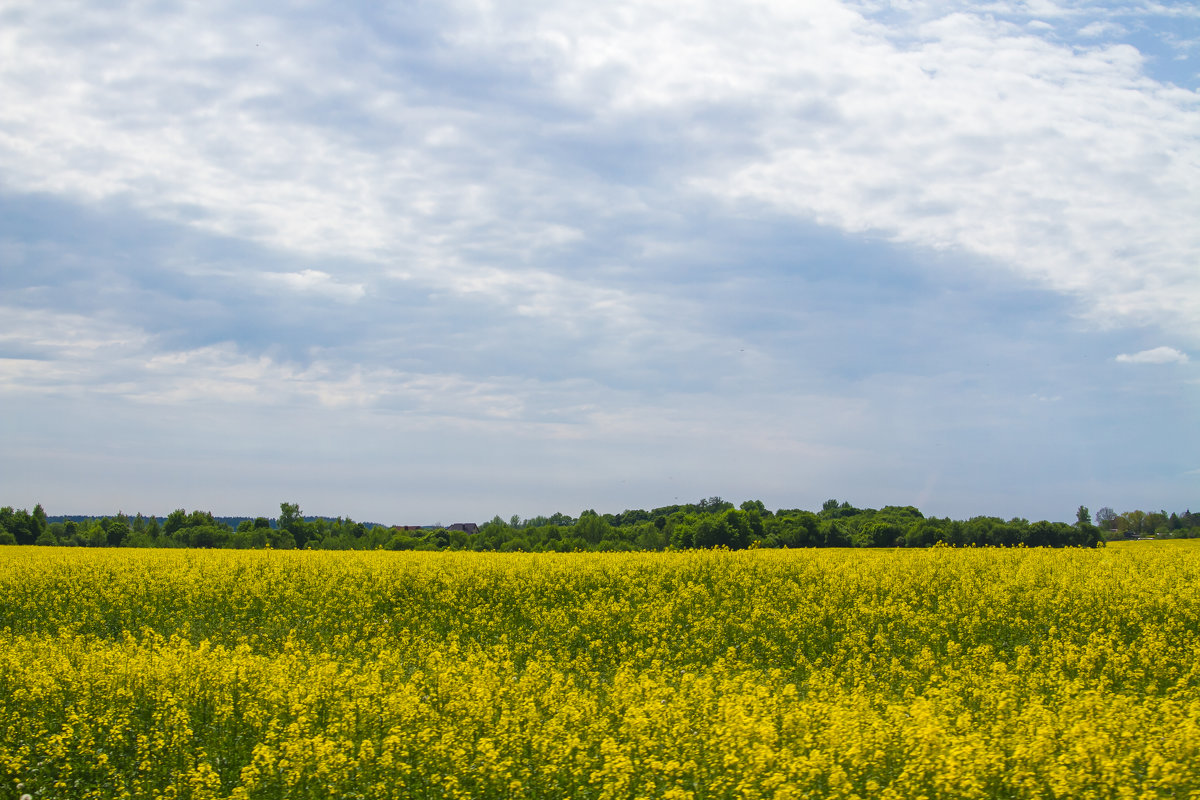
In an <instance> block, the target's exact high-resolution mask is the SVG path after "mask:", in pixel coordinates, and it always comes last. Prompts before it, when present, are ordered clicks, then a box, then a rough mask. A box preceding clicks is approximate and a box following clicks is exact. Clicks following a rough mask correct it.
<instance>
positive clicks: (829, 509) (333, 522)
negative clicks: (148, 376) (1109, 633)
mask: <svg viewBox="0 0 1200 800" xmlns="http://www.w3.org/2000/svg"><path fill="white" fill-rule="evenodd" d="M1196 537H1200V514H1193V513H1191V511H1185V512H1184V513H1182V514H1174V513H1173V514H1170V515H1168V514H1167V513H1166V512H1165V511H1159V512H1149V513H1148V512H1144V511H1128V512H1126V513H1124V514H1117V513H1115V512H1114V511H1113V510H1112V509H1110V508H1102V509H1100V510H1099V511H1098V512H1097V513H1096V517H1095V521H1093V519H1092V516H1091V514H1090V513H1089V512H1088V509H1087V508H1085V507H1083V506H1080V507H1079V509H1078V511H1077V513H1076V521H1075V523H1074V524H1068V523H1065V522H1047V521H1045V520H1042V521H1039V522H1029V521H1028V520H1026V519H1020V518H1014V519H1009V520H1004V519H1000V518H999V517H972V518H971V519H968V520H952V519H949V518H936V517H925V516H924V515H923V514H921V512H920V511H918V510H917V509H916V508H913V507H912V506H885V507H884V508H880V509H872V508H855V507H854V506H852V505H850V504H849V503H845V502H842V503H839V502H838V501H837V500H827V501H826V502H825V504H824V505H823V506H822V507H821V510H820V511H804V510H800V509H779V510H777V511H770V510H768V509H767V508H766V507H765V506H764V505H763V503H762V502H761V501H758V500H747V501H746V502H744V503H742V504H741V505H740V506H734V504H733V503H730V502H727V501H725V500H722V499H721V498H720V497H709V498H706V499H703V500H701V501H700V502H698V503H688V504H684V505H672V506H663V507H662V508H656V509H653V510H652V511H644V510H641V509H638V510H631V511H623V512H621V513H620V514H597V513H596V512H595V511H584V512H582V513H581V514H580V515H579V516H578V517H569V516H567V515H565V514H561V513H557V514H554V515H552V516H549V517H544V516H539V517H533V518H531V519H524V520H523V519H521V518H520V517H518V516H513V517H511V518H510V519H508V520H505V519H502V518H501V517H499V516H497V517H495V518H493V519H492V520H491V521H490V522H487V523H484V524H482V525H478V524H475V523H459V524H455V525H451V526H446V527H443V526H426V527H417V526H385V525H378V524H373V523H362V522H355V521H354V520H352V519H349V518H344V517H338V518H336V519H334V518H329V517H304V516H303V515H302V514H301V513H300V506H299V505H298V504H296V503H286V502H285V503H281V504H280V514H279V516H278V517H274V518H267V517H257V518H254V519H250V518H239V517H232V518H231V517H214V516H213V515H212V514H211V513H210V512H207V511H192V512H191V513H188V512H186V511H184V510H183V509H177V510H175V511H172V512H171V513H170V514H168V515H167V516H166V518H165V519H162V520H159V519H158V518H157V517H153V516H152V517H145V516H143V515H141V514H137V515H136V516H134V517H132V518H131V517H129V516H126V515H125V514H123V513H118V514H117V515H116V516H111V517H57V518H48V517H47V516H46V512H45V510H44V509H43V508H42V506H41V505H40V504H39V505H37V506H35V507H34V509H33V511H32V512H29V511H26V510H24V509H22V510H20V511H15V510H13V508H12V507H11V506H6V507H4V508H0V544H9V545H29V544H33V545H53V546H67V547H195V548H212V547H224V548H242V549H251V548H274V549H287V550H290V549H295V548H308V549H320V550H375V549H385V550H482V551H486V550H493V551H502V552H521V551H524V552H551V551H553V552H571V551H583V550H590V551H616V550H666V549H692V548H713V547H727V548H729V549H732V550H740V549H743V548H748V547H930V546H932V545H935V544H938V543H944V544H947V545H952V546H970V545H974V546H979V547H986V546H993V547H1016V546H1025V547H1095V546H1097V545H1098V544H1102V543H1103V542H1104V541H1106V540H1110V539H1119V538H1128V539H1135V538H1196Z"/></svg>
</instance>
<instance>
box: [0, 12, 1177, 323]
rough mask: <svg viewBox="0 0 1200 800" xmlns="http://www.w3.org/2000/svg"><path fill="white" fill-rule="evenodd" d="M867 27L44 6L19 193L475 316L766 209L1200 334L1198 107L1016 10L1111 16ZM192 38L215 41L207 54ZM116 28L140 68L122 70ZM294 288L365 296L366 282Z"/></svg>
mask: <svg viewBox="0 0 1200 800" xmlns="http://www.w3.org/2000/svg"><path fill="white" fill-rule="evenodd" d="M867 10H868V9H867V8H866V7H856V6H855V5H851V4H842V3H837V2H832V0H823V1H822V2H819V3H816V4H814V5H811V6H809V7H806V8H805V10H804V11H803V12H799V11H793V10H788V9H786V8H784V7H780V6H777V5H771V4H767V3H763V4H752V5H751V6H749V7H747V8H746V9H741V8H738V9H731V8H729V7H725V6H722V5H720V4H716V3H714V4H699V5H694V6H692V7H690V8H689V12H688V13H687V14H685V15H680V14H678V13H677V9H675V8H674V7H673V6H672V7H668V6H665V5H662V4H656V3H637V4H629V5H622V4H619V3H618V4H615V5H614V4H605V5H603V6H595V5H593V4H589V3H566V4H559V3H554V4H549V3H547V4H533V5H527V6H522V7H520V8H519V9H517V8H513V7H508V6H503V5H496V6H493V5H491V4H487V3H484V4H479V5H470V6H462V7H453V6H452V7H450V8H449V10H447V11H446V12H445V14H444V15H443V16H441V17H440V18H439V19H437V20H436V21H435V22H434V23H433V24H434V25H436V26H441V27H439V28H437V29H430V28H429V27H421V26H418V25H416V24H415V23H405V22H404V21H403V20H400V19H395V18H380V19H376V18H374V17H371V16H370V15H371V14H373V13H375V12H373V11H371V10H369V9H366V8H357V9H355V10H354V11H353V12H352V14H351V17H350V20H349V21H348V23H347V24H345V25H339V26H331V25H325V24H314V23H315V21H314V19H311V18H310V17H309V16H307V15H305V16H301V17H298V18H288V17H286V16H284V15H282V14H272V13H270V12H259V13H252V14H247V13H243V12H238V11H233V10H232V9H231V7H226V6H223V5H220V4H216V5H213V6H211V7H210V6H203V7H194V8H192V9H190V10H188V11H187V12H185V13H180V14H158V15H155V16H152V17H144V16H142V13H141V12H139V11H138V10H137V9H136V8H134V7H132V6H130V7H121V6H118V7H117V8H116V9H109V8H106V9H105V10H103V11H96V12H94V13H87V12H81V13H78V14H72V15H70V16H69V17H63V15H61V14H58V13H56V12H54V11H53V10H52V9H50V8H49V7H43V6H42V5H40V4H38V5H29V6H25V7H23V8H22V9H21V11H20V13H19V14H17V13H14V14H11V15H10V17H12V18H14V21H16V22H19V23H20V24H19V25H14V26H13V28H12V29H10V30H9V31H8V32H7V33H5V34H4V36H5V41H6V42H7V44H6V47H7V48H8V49H9V51H10V52H13V53H14V54H16V56H17V57H14V58H11V59H6V60H5V65H4V67H3V68H0V85H3V87H4V94H5V97H6V102H5V104H4V108H3V110H0V124H2V125H3V131H4V135H3V136H0V170H2V171H3V174H4V175H5V179H6V184H7V185H8V186H10V187H13V188H14V189H18V190H22V191H42V192H50V193H55V194H60V195H69V196H74V197H80V198H89V199H93V200H94V199H98V198H112V197H125V198H130V199H131V200H132V202H133V203H134V204H136V205H137V206H138V207H140V208H141V209H143V210H144V211H145V213H148V214H151V215H158V216H163V217H167V218H169V219H173V220H177V221H180V222H182V223H184V224H186V225H189V226H193V227H195V228H198V229H203V230H206V231H210V232H215V233H219V234H221V235H226V236H232V237H237V238H242V239H246V240H250V241H254V242H258V243H261V244H265V245H268V246H270V247H273V248H279V249H281V250H290V251H293V252H296V253H298V254H303V255H305V256H306V257H322V256H335V257H337V258H340V259H353V260H357V261H359V262H362V263H375V264H377V265H378V268H379V269H398V270H400V271H403V272H404V273H405V274H406V275H409V276H412V277H417V278H420V279H421V280H423V281H427V282H442V283H443V285H444V288H445V289H446V290H447V291H461V290H465V291H472V292H473V291H476V287H478V286H480V285H483V284H487V283H488V282H489V281H490V282H491V283H492V285H494V286H495V287H496V288H497V291H499V292H504V291H505V289H504V285H505V282H504V281H498V282H497V281H493V280H492V278H491V276H492V275H493V274H494V272H495V270H496V269H497V265H498V264H499V265H501V266H500V267H499V268H501V269H505V270H507V269H513V268H516V269H521V270H529V269H531V268H532V269H536V270H540V271H543V272H554V273H558V274H560V275H566V274H570V273H572V272H573V270H572V267H571V263H572V261H571V259H570V258H569V255H570V254H571V253H572V252H574V251H576V250H577V249H578V248H579V247H596V246H604V244H605V242H604V240H603V239H602V238H599V237H601V236H602V235H603V231H604V229H605V227H606V225H607V222H608V221H610V220H617V219H621V220H622V221H623V222H625V223H628V222H631V221H634V220H637V221H640V222H641V223H642V224H644V225H649V226H650V227H656V226H657V227H656V229H657V230H658V231H659V232H660V233H659V234H658V236H659V237H660V240H659V241H650V242H645V243H644V245H645V246H647V247H660V248H661V247H664V246H665V247H670V246H671V244H672V243H671V242H669V241H663V240H662V239H661V237H662V236H663V234H664V233H665V232H667V231H669V228H668V227H666V226H662V225H661V224H660V223H662V222H665V221H666V220H667V219H669V218H670V217H671V216H672V215H677V214H678V213H684V212H682V211H681V209H683V208H686V207H688V206H689V205H690V206H693V207H694V206H696V205H697V204H709V205H711V204H714V203H715V204H718V207H720V206H721V204H725V205H726V206H727V207H728V209H729V212H728V213H734V214H744V213H754V209H756V208H761V207H762V206H763V205H764V204H765V205H766V206H768V207H770V208H772V209H773V210H775V211H777V212H780V213H784V214H788V215H792V216H794V217H795V218H796V219H798V220H803V221H815V222H817V223H819V224H821V225H826V226H830V227H832V228H835V229H838V230H842V231H846V232H851V233H857V232H868V233H873V234H877V235H881V236H884V237H886V238H887V239H889V240H891V241H894V242H896V243H898V244H901V245H905V246H915V247H920V248H932V249H935V250H943V251H953V252H960V253H965V254H969V255H971V256H974V257H977V258H978V259H980V261H979V262H978V264H980V265H983V264H986V265H988V266H987V267H984V266H977V267H976V268H977V269H982V268H989V269H1003V270H1008V271H1011V272H1013V273H1015V274H1017V275H1019V276H1022V277H1023V278H1026V279H1028V280H1031V281H1035V282H1037V283H1038V284H1039V285H1042V286H1045V287H1047V288H1050V289H1052V290H1054V291H1059V292H1064V293H1067V294H1069V295H1071V296H1073V297H1076V298H1078V301H1079V304H1080V305H1079V311H1080V313H1081V314H1083V315H1085V316H1087V318H1088V319H1090V320H1091V322H1092V323H1093V324H1095V325H1097V326H1100V327H1106V326H1113V325H1124V324H1141V323H1143V322H1145V321H1147V320H1150V319H1168V320H1175V322H1167V323H1163V324H1165V325H1168V326H1171V327H1172V328H1174V329H1176V330H1177V331H1178V332H1179V334H1180V335H1182V336H1191V335H1192V334H1191V333H1189V332H1191V331H1195V330H1198V329H1200V278H1198V277H1197V275H1196V272H1195V269H1194V254H1195V253H1196V252H1197V250H1198V249H1200V232H1197V227H1196V226H1195V225H1194V220H1195V219H1196V218H1197V216H1198V215H1200V189H1197V187H1198V186H1200V175H1198V171H1200V166H1198V164H1200V157H1198V156H1197V152H1198V149H1200V145H1198V144H1197V141H1196V138H1195V136H1194V131H1195V130H1196V129H1197V126H1200V107H1198V104H1197V100H1196V95H1195V93H1192V92H1187V91H1183V90H1180V89H1176V88H1173V87H1169V86H1164V85H1161V84H1158V83H1156V82H1154V81H1152V80H1150V79H1148V78H1147V77H1146V76H1145V74H1144V72H1143V69H1144V66H1145V64H1144V59H1143V57H1142V56H1141V55H1140V54H1139V53H1138V51H1136V50H1135V49H1134V48H1132V47H1129V46H1128V45H1121V44H1104V45H1102V46H1098V47H1085V48H1081V49H1080V48H1073V47H1071V46H1069V45H1066V44H1063V43H1060V42H1056V41H1054V40H1053V39H1052V38H1043V37H1042V36H1039V35H1035V34H1034V33H1033V32H1031V31H1030V30H1029V29H1028V28H1027V27H1025V26H1023V25H1017V24H1013V23H1010V22H1007V21H1005V19H1004V18H1003V17H996V16H994V15H996V14H1008V15H1010V16H1011V17H1013V18H1014V19H1016V18H1020V17H1021V16H1022V15H1024V18H1029V17H1034V16H1040V17H1046V18H1054V17H1055V16H1058V15H1063V14H1070V15H1075V16H1079V15H1080V14H1083V13H1085V12H1083V11H1080V10H1078V9H1074V8H1071V7H1065V6H1058V5H1056V4H1050V3H1039V4H1037V5H1036V7H1035V6H1034V5H1032V4H1028V3H1025V4H1011V7H1008V5H1007V4H1000V5H997V6H996V8H989V9H985V10H984V11H978V10H977V9H976V8H975V7H974V6H972V5H970V4H959V5H952V6H950V7H949V9H948V10H945V9H942V10H939V9H938V8H937V7H936V6H934V5H922V4H913V5H912V10H911V12H910V13H909V14H907V15H905V14H893V15H892V16H891V17H890V18H889V19H888V24H887V25H886V26H885V25H884V24H881V22H880V21H878V20H877V19H875V18H873V17H872V16H871V15H870V14H868V13H866V11H867ZM1086 13H1099V12H1096V11H1091V12H1086ZM1163 13H1166V12H1165V11H1164V12H1163ZM311 14H312V15H315V16H317V17H320V16H321V14H322V12H321V10H320V9H319V8H318V9H314V10H313V11H312V12H311ZM1100 22H1103V20H1101V21H1100ZM406 26H407V27H406ZM183 31H201V32H203V35H202V36H201V37H199V38H200V40H201V41H200V43H199V44H198V45H197V47H196V48H195V49H188V50H187V51H186V52H185V51H180V49H179V48H178V47H177V46H176V42H177V41H178V40H179V37H180V36H182V35H183ZM314 31H319V32H316V33H314ZM372 31H374V32H372ZM114 35H115V36H117V37H118V38H119V39H120V40H121V41H122V42H123V46H122V47H120V48H106V47H99V46H96V44H97V43H98V42H100V41H108V40H110V39H111V37H113V36H114ZM348 53H349V54H351V55H350V57H347V54H348ZM677 209H679V210H677ZM624 230H626V231H629V230H630V227H629V226H628V224H626V226H625V227H624ZM631 238H632V237H630V235H629V234H628V233H626V234H624V236H623V237H621V239H622V240H621V241H615V242H611V243H607V246H609V247H614V246H620V245H621V244H622V243H623V241H629V240H630V239H631ZM636 266H637V268H638V269H641V270H653V269H654V268H655V266H654V265H653V263H652V262H650V261H648V260H640V261H639V263H638V264H637V265H636ZM292 274H293V277H292V278H283V279H282V280H287V281H290V282H291V283H292V284H293V285H294V286H295V287H296V288H302V289H305V290H308V291H316V290H324V291H326V292H332V293H333V294H334V295H336V296H338V297H340V298H342V299H346V300H352V299H355V295H356V294H357V293H358V291H359V290H360V289H362V288H363V286H364V285H365V284H364V282H363V280H362V279H361V278H356V279H354V280H346V281H342V279H341V276H339V275H334V274H332V273H326V274H328V275H329V277H328V279H323V278H321V279H319V280H317V279H314V277H313V276H312V275H310V274H309V273H307V272H305V271H299V272H295V273H292ZM316 277H317V278H319V277H320V276H319V275H318V276H316ZM572 280H574V281H576V282H577V283H578V286H581V287H582V288H583V289H584V290H585V291H588V290H598V291H604V290H615V291H619V290H620V289H619V287H615V286H613V285H612V282H611V281H609V280H606V277H605V275H604V273H592V274H590V275H585V276H580V275H578V274H575V275H573V276H572ZM543 285H544V286H546V287H549V288H551V289H555V288H561V289H563V290H564V291H565V292H566V293H565V294H563V295H561V296H557V295H549V294H547V293H546V292H545V291H540V292H539V297H538V300H537V305H536V307H537V308H542V307H546V306H547V305H549V306H553V305H555V304H561V303H566V302H570V301H571V296H572V294H578V290H577V289H578V286H572V285H571V284H570V282H569V281H566V280H561V281H558V282H557V283H555V284H553V285H551V284H550V283H548V282H545V281H543Z"/></svg>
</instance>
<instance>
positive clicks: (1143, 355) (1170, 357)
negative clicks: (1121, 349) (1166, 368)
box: [1116, 347, 1188, 364]
mask: <svg viewBox="0 0 1200 800" xmlns="http://www.w3.org/2000/svg"><path fill="white" fill-rule="evenodd" d="M1116 360H1117V361H1119V362H1120V363H1122V364H1186V363H1187V362H1188V356H1187V353H1184V352H1181V351H1179V350H1176V349H1175V348H1174V347H1155V348H1152V349H1150V350H1142V351H1140V352H1137V353H1121V354H1120V355H1119V356H1117V358H1116Z"/></svg>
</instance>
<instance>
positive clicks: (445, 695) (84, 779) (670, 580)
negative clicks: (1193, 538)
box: [0, 542, 1200, 800]
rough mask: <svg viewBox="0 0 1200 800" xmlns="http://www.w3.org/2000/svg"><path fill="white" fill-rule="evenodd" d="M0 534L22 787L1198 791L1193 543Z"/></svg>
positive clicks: (1, 670)
mask: <svg viewBox="0 0 1200 800" xmlns="http://www.w3.org/2000/svg"><path fill="white" fill-rule="evenodd" d="M1196 544H1197V543H1193V542H1145V543H1141V542H1139V543H1130V544H1125V545H1118V546H1110V547H1108V548H1101V549H1098V550H1080V549H1072V550H1040V549H1039V550H1027V549H974V548H968V549H952V548H934V549H929V550H918V551H907V550H884V551H868V550H820V551H797V550H791V551H744V552H737V553H730V552H721V551H703V552H687V553H666V554H574V555H571V554H562V555H557V554H545V555H525V554H512V555H498V554H468V553H462V554H459V553H412V552H409V553H389V552H368V553H331V552H270V551H268V552H243V551H130V550H116V549H100V550H90V549H87V550H85V549H65V548H35V547H7V548H0V772H2V773H3V777H4V779H5V781H6V783H5V785H4V786H2V787H0V799H2V798H8V797H11V798H14V800H15V798H18V797H20V796H21V795H22V794H29V795H31V796H32V797H34V798H109V797H114V798H115V797H137V798H142V797H145V798H150V797H164V798H180V799H181V798H227V797H228V798H317V797H320V798H392V797H394V798H410V797H411V798H443V797H446V798H450V797H453V798H468V797H480V798H484V797H486V798H564V797H571V798H660V797H661V798H759V797H768V798H769V797H774V798H802V797H811V798H826V797H828V798H851V797H856V796H857V797H862V798H876V797H882V798H920V797H926V798H942V797H953V798H994V797H1005V798H1007V797H1022V798H1025V797H1028V798H1033V797H1071V798H1089V797H1092V798H1110V797H1114V798H1122V797H1128V798H1151V797H1172V798H1179V797H1192V798H1196V797H1200V547H1197V546H1196Z"/></svg>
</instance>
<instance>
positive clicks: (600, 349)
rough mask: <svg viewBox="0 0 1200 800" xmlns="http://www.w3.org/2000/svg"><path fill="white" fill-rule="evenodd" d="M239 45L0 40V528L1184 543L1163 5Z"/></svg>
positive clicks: (99, 28)
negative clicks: (268, 520) (228, 523)
mask: <svg viewBox="0 0 1200 800" xmlns="http://www.w3.org/2000/svg"><path fill="white" fill-rule="evenodd" d="M254 8H255V9H257V10H255V11H248V10H247V8H246V7H245V5H244V4H240V3H220V2H213V3H205V4H188V5H183V6H175V5H173V4H169V3H121V2H113V3H104V4H99V3H96V4H74V3H57V2H45V1H44V0H43V2H37V3H22V2H7V3H4V4H2V5H0V97H2V98H3V101H2V102H0V407H2V409H3V414H2V415H0V417H2V420H0V445H2V446H0V453H2V455H0V479H2V485H3V486H4V488H5V492H4V497H0V503H4V504H12V505H16V506H18V507H23V506H29V507H31V506H32V505H33V504H34V503H36V502H41V503H43V504H44V505H45V506H46V508H47V511H48V512H49V513H51V514H54V513H88V512H93V513H112V512H115V511H116V510H117V509H118V508H121V509H124V510H125V511H127V512H131V513H132V512H133V511H143V512H145V513H159V514H162V513H165V512H167V511H169V510H171V509H173V508H176V507H187V508H195V507H200V508H205V509H209V510H212V511H214V512H215V513H220V514H253V515H257V514H271V513H273V512H274V511H275V510H276V509H277V508H278V503H279V502H280V501H281V500H295V501H298V502H300V504H301V507H302V508H303V509H304V510H305V511H306V512H308V513H322V514H332V515H336V514H347V515H350V516H353V517H354V518H356V519H367V520H373V521H379V522H389V523H432V522H435V521H441V522H447V523H448V522H452V521H460V520H469V519H474V520H483V519H487V518H490V517H491V516H492V515H493V514H496V513H500V514H502V515H504V516H506V517H507V516H508V515H510V514H512V513H518V514H521V515H524V516H528V515H534V514H539V513H547V514H548V513H551V512H553V511H564V512H566V513H569V514H577V513H578V512H579V511H580V510H581V509H583V508H589V507H594V508H596V509H598V510H601V511H614V512H615V511H620V510H622V509H623V508H631V507H633V508H636V507H647V508H649V507H653V506H658V505H664V504H668V503H673V502H685V501H695V500H697V499H699V498H700V497H702V496H708V495H712V494H720V495H722V496H724V497H726V498H728V499H733V500H742V499H746V498H750V497H754V498H761V499H762V500H764V501H765V502H766V503H767V505H768V506H769V507H807V508H813V507H816V506H819V504H820V503H821V501H822V500H824V499H826V498H828V497H837V498H839V499H846V500H849V501H851V502H852V503H855V504H856V505H860V506H880V505H884V504H910V503H911V504H916V505H918V506H919V507H920V508H921V509H922V510H923V511H925V512H926V513H927V514H938V515H947V514H948V515H953V516H956V517H961V516H972V515H975V514H997V515H1001V516H1005V517H1008V516H1024V517H1029V518H1041V517H1048V518H1051V519H1070V518H1072V517H1073V513H1074V509H1075V507H1076V506H1077V505H1079V504H1081V503H1082V504H1086V505H1089V506H1092V508H1093V510H1094V509H1095V508H1096V507H1099V506H1101V505H1110V506H1113V507H1115V508H1116V509H1117V510H1118V511H1123V510H1127V509H1130V508H1134V507H1141V508H1153V509H1155V510H1157V509H1158V508H1167V509H1168V510H1179V511H1182V510H1183V509H1184V508H1185V507H1189V506H1193V507H1198V508H1200V502H1193V501H1195V500H1197V499H1198V498H1200V493H1198V492H1197V489H1198V487H1200V460H1198V458H1200V457H1198V456H1197V455H1196V454H1197V453H1198V452H1200V447H1198V445H1200V424H1198V423H1200V417H1198V414H1197V409H1200V371H1198V370H1197V367H1196V363H1197V359H1196V358H1194V356H1195V354H1196V352H1197V349H1198V348H1200V224H1197V220H1200V93H1198V91H1197V87H1198V86H1200V11H1198V10H1197V8H1196V6H1195V5H1194V4H1192V3H1150V2H1139V3H1090V2H1082V1H1080V2H1070V3H1053V2H1032V0H1031V2H1012V3H1009V2H995V3H965V2H963V3H957V2H954V3H945V2H938V3H922V2H895V3H890V4H889V3H882V2H869V1H868V0H862V1H861V2H832V0H810V1H809V2H805V3H770V2H761V3H743V4H734V5H731V4H728V3H708V4H705V3H693V4H684V5H682V6H681V5H680V4H677V3H653V2H636V3H624V2H613V3H601V4H597V3H584V2H579V3H572V2H561V1H556V2H553V3H521V4H498V5H492V4H490V3H486V2H478V3H460V4H455V3H444V4H430V5H425V4H420V3H413V4H406V5H400V4H397V5H391V6H388V7H387V8H383V7H380V6H379V5H378V4H374V3H361V4H358V3H341V4H329V5H324V4H305V5H302V6H296V7H291V6H287V5H283V4H259V5H256V6H255V7H254ZM1189 355H1190V356H1192V357H1189Z"/></svg>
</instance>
